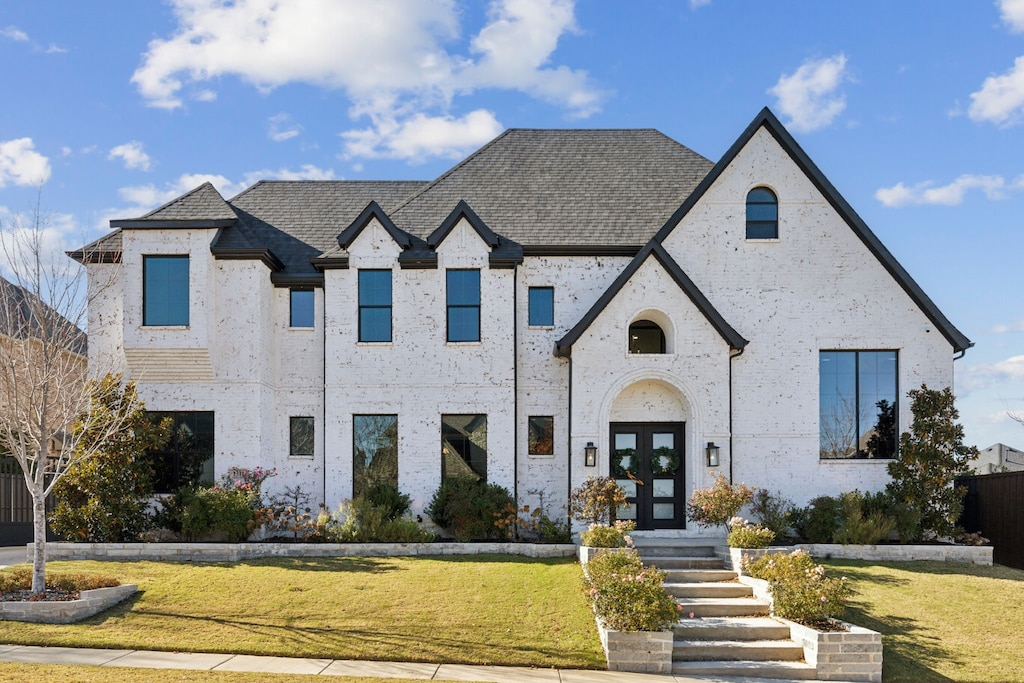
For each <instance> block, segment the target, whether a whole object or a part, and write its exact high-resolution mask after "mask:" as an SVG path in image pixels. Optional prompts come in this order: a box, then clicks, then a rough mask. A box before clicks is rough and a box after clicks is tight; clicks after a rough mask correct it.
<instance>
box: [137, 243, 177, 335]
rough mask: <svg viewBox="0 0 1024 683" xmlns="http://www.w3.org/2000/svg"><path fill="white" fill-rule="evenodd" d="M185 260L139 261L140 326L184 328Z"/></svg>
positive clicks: (150, 257)
mask: <svg viewBox="0 0 1024 683" xmlns="http://www.w3.org/2000/svg"><path fill="white" fill-rule="evenodd" d="M188 294H189V291H188V256H143V257H142V324H143V325H153V326H159V325H170V326H182V327H184V326H186V325H188V298H189V297H188Z"/></svg>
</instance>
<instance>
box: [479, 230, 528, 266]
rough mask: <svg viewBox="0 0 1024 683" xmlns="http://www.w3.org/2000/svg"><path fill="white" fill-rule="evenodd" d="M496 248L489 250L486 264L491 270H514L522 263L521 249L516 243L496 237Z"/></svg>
mask: <svg viewBox="0 0 1024 683" xmlns="http://www.w3.org/2000/svg"><path fill="white" fill-rule="evenodd" d="M498 242H499V244H498V246H497V247H496V248H495V249H493V250H491V254H490V256H489V257H488V258H487V263H488V265H489V266H490V267H491V268H515V267H516V266H517V265H519V264H520V263H522V262H523V247H522V246H521V245H520V244H519V243H518V242H513V241H512V240H508V239H505V238H504V237H501V236H500V235H499V236H498Z"/></svg>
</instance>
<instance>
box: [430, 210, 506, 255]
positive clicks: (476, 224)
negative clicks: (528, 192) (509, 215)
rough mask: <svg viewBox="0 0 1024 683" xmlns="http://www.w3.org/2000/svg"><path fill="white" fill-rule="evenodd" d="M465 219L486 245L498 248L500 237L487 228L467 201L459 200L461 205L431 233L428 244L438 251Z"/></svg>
mask: <svg viewBox="0 0 1024 683" xmlns="http://www.w3.org/2000/svg"><path fill="white" fill-rule="evenodd" d="M463 219H465V220H466V222H467V223H468V224H469V226H470V227H471V228H473V230H475V231H476V234H477V235H479V236H480V239H482V240H483V241H484V243H485V244H486V245H487V246H488V247H490V248H491V249H493V248H494V247H496V246H498V236H497V235H496V234H494V231H493V230H491V229H490V228H488V227H487V225H486V224H485V223H484V222H483V221H482V220H480V216H477V215H476V213H474V211H473V209H471V208H469V204H467V203H466V202H465V200H461V199H460V200H459V203H458V204H457V205H456V206H455V208H454V209H453V210H452V212H451V213H450V214H448V217H447V218H445V219H444V222H443V223H441V225H440V226H439V227H438V228H437V230H435V231H434V232H432V233H430V236H429V237H427V244H428V245H429V246H430V248H431V249H437V248H438V247H439V246H440V245H441V243H442V242H444V240H445V238H446V237H448V235H449V234H451V231H452V230H453V229H454V228H455V226H456V225H458V223H459V221H461V220H463Z"/></svg>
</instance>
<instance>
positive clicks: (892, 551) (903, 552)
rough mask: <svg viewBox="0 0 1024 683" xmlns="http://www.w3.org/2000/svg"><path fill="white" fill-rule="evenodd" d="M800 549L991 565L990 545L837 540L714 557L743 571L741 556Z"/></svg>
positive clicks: (728, 551) (842, 556) (845, 556)
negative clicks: (910, 543) (875, 542)
mask: <svg viewBox="0 0 1024 683" xmlns="http://www.w3.org/2000/svg"><path fill="white" fill-rule="evenodd" d="M794 550H803V551H805V552H806V553H807V554H808V555H810V556H811V557H816V558H819V559H836V560H870V561H874V562H915V561H921V560H929V561H933V562H962V563H965V564H975V565H981V566H985V567H991V566H992V546H990V545H901V544H895V543H893V544H882V545H842V544H839V543H797V544H796V545H783V546H770V547H768V548H729V547H719V548H718V556H719V557H721V558H722V559H723V560H725V562H726V563H732V570H733V571H734V572H736V573H737V574H743V563H742V558H747V561H753V560H756V559H758V558H760V557H762V556H763V555H767V554H768V553H785V554H789V553H791V552H793V551H794Z"/></svg>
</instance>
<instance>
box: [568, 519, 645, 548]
mask: <svg viewBox="0 0 1024 683" xmlns="http://www.w3.org/2000/svg"><path fill="white" fill-rule="evenodd" d="M634 529H636V522H634V521H632V520H630V521H628V522H623V521H619V522H615V524H614V525H613V526H605V525H603V524H591V525H590V528H589V529H587V530H586V531H584V532H582V533H580V544H581V545H585V546H589V547H591V548H632V547H633V539H632V538H630V536H629V533H630V532H631V531H633V530H634Z"/></svg>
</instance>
